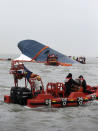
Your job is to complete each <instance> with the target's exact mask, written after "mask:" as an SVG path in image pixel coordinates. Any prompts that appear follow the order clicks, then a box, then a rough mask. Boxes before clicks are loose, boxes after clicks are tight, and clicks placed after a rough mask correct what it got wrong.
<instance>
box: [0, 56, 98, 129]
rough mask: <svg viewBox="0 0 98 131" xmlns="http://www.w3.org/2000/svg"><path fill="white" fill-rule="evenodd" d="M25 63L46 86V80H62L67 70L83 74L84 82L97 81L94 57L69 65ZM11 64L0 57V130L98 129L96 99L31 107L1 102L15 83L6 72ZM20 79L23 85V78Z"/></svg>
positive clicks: (97, 103) (97, 64)
mask: <svg viewBox="0 0 98 131" xmlns="http://www.w3.org/2000/svg"><path fill="white" fill-rule="evenodd" d="M90 60H91V61H90ZM24 64H25V66H26V67H27V68H28V69H30V70H31V71H32V72H33V73H35V74H39V75H40V76H41V78H42V80H43V83H44V87H45V88H46V85H47V83H48V82H64V79H65V77H66V75H67V74H68V73H72V74H73V79H76V78H77V77H78V76H79V75H83V76H84V78H85V79H86V81H87V84H89V85H91V86H95V85H98V59H97V58H96V59H95V60H94V59H93V61H92V59H89V61H88V62H87V64H74V65H73V66H71V67H63V66H57V67H56V66H46V65H44V64H37V63H24ZM10 66H11V62H10V61H0V131H65V130H66V131H98V102H97V101H94V102H93V103H91V104H90V105H85V106H79V107H67V108H49V107H39V108H33V109H30V108H27V107H25V106H20V105H17V104H6V103H4V100H3V99H4V95H5V94H10V88H11V87H12V86H14V82H13V76H12V75H11V74H9V69H10ZM19 83H20V84H21V85H23V84H24V81H20V82H19Z"/></svg>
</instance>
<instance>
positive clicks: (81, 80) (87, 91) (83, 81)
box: [79, 75, 92, 94]
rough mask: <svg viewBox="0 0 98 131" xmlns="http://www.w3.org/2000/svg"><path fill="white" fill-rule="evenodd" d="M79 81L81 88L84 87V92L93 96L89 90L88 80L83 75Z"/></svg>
mask: <svg viewBox="0 0 98 131" xmlns="http://www.w3.org/2000/svg"><path fill="white" fill-rule="evenodd" d="M79 80H80V83H81V86H82V87H83V92H84V93H89V94H91V93H92V92H91V91H89V90H87V85H86V80H85V79H84V78H83V76H82V75H80V76H79Z"/></svg>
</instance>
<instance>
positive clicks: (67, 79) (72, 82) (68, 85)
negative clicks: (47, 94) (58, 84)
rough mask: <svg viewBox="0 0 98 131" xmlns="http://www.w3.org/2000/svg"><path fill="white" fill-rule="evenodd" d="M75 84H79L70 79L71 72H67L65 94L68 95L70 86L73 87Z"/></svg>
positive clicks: (70, 90) (70, 89)
mask: <svg viewBox="0 0 98 131" xmlns="http://www.w3.org/2000/svg"><path fill="white" fill-rule="evenodd" d="M75 85H77V86H80V84H79V83H77V82H76V81H74V80H73V79H72V74H71V73H69V74H68V75H67V77H66V80H65V87H66V92H65V95H67V96H69V95H70V93H71V92H72V88H74V86H75Z"/></svg>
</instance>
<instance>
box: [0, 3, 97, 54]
mask: <svg viewBox="0 0 98 131" xmlns="http://www.w3.org/2000/svg"><path fill="white" fill-rule="evenodd" d="M97 35H98V0H0V54H7V53H10V54H13V53H14V54H17V53H18V54H19V53H20V52H19V49H18V47H17V43H18V42H19V41H21V40H24V39H33V40H36V41H39V42H41V43H44V44H46V45H48V46H50V47H51V48H53V49H56V50H58V51H60V52H62V53H64V54H66V55H75V56H79V55H84V56H98V36H97Z"/></svg>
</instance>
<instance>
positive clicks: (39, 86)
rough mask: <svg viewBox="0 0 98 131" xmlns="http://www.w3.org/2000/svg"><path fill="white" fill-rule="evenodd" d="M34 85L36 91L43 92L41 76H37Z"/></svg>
mask: <svg viewBox="0 0 98 131" xmlns="http://www.w3.org/2000/svg"><path fill="white" fill-rule="evenodd" d="M34 82H35V83H34V86H35V91H37V92H38V93H41V91H42V83H41V77H40V76H36V79H35V81H34Z"/></svg>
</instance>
